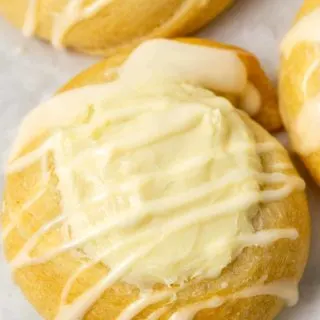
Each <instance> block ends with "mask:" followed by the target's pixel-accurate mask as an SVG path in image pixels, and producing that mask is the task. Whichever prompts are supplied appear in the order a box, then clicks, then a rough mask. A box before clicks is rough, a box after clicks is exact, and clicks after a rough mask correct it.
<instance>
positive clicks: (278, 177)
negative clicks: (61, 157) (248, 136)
mask: <svg viewBox="0 0 320 320" xmlns="http://www.w3.org/2000/svg"><path fill="white" fill-rule="evenodd" d="M275 146H276V144H275V143H264V144H259V145H257V150H258V151H259V153H262V152H269V151H270V150H274V148H275ZM46 150H47V149H46ZM36 156H37V157H39V156H40V155H39V154H31V155H30V157H31V158H35V157H36ZM34 161H36V159H33V161H30V159H28V158H26V159H25V163H24V164H25V165H30V164H31V163H33V162H34ZM20 165H21V166H22V167H23V163H21V164H20ZM21 166H18V167H17V168H20V169H21V168H22V167H21ZM230 178H235V176H233V175H232V174H230ZM294 178H295V179H296V177H294ZM260 179H261V181H263V182H264V183H280V182H282V183H285V186H284V187H283V188H284V189H283V190H282V189H281V191H280V193H281V195H279V191H277V190H275V191H270V192H271V193H268V194H264V193H262V194H261V196H262V200H263V201H274V200H275V199H280V198H283V197H285V196H286V195H287V194H289V193H290V192H292V191H293V190H294V189H295V188H296V187H299V188H300V187H302V182H301V181H299V183H298V184H295V183H293V184H292V180H291V177H290V176H287V175H285V174H281V173H271V174H261V175H260ZM229 180H230V179H229ZM297 181H298V180H297ZM226 182H228V179H227V180H226V181H225V183H226ZM218 186H219V184H218ZM221 186H222V185H221V184H220V187H221ZM204 189H205V188H204ZM264 192H266V191H264ZM187 198H188V197H187ZM241 198H242V197H241ZM254 198H255V196H254V197H253V199H254ZM239 200H243V199H239ZM236 206H237V207H238V208H239V203H237V204H236ZM156 207H157V206H154V208H153V209H155V208H156ZM218 207H219V205H218ZM222 207H223V209H225V210H226V209H228V208H226V207H225V205H224V204H222V206H221V209H222ZM212 210H213V208H209V209H208V210H206V212H204V213H205V216H204V217H205V218H207V216H206V215H207V214H212ZM192 216H193V217H194V214H193V213H191V214H190V218H191V217H192ZM63 219H64V217H63V216H59V217H58V218H57V219H56V220H55V221H52V222H50V223H49V224H48V225H45V226H44V227H42V228H41V229H40V230H39V231H38V232H37V233H36V234H34V236H33V237H32V238H31V239H30V240H29V241H28V242H27V243H26V245H25V246H24V248H23V249H22V251H21V252H20V253H19V255H18V256H17V257H15V258H14V260H13V261H12V266H13V267H22V266H24V265H28V264H29V263H31V264H35V263H43V262H45V261H48V260H50V259H51V258H52V257H54V256H56V255H57V254H59V253H62V252H65V251H67V250H69V249H71V248H74V247H77V246H78V245H79V243H82V242H84V241H86V240H87V239H88V238H90V237H91V236H96V235H99V234H100V233H101V232H105V229H103V228H101V229H100V230H95V231H93V233H92V234H91V235H89V237H88V235H87V236H86V237H84V238H83V239H80V241H79V240H73V241H71V243H69V244H66V245H65V246H62V247H61V248H59V249H58V250H55V251H54V252H53V253H51V254H49V255H48V256H45V257H42V258H35V259H30V252H31V251H32V249H33V247H34V246H35V245H36V243H37V242H38V239H39V237H40V236H41V235H43V234H44V233H45V232H47V230H49V229H51V228H52V227H54V226H55V225H57V224H59V223H61V222H62V221H63ZM198 219H199V217H197V219H195V220H197V221H198ZM195 220H193V219H192V218H191V220H190V221H189V223H193V221H195ZM205 221H206V220H205ZM177 222H178V221H177ZM131 223H132V222H131ZM115 224H116V223H115ZM170 225H171V226H172V224H171V223H170V224H169V225H168V226H167V227H168V228H169V227H170ZM178 227H179V226H178ZM180 227H181V226H180ZM180 227H179V228H180ZM165 229H166V228H165ZM150 232H151V233H154V232H155V230H151V231H150ZM296 237H297V233H296V231H295V230H291V229H288V230H267V231H263V232H262V233H256V234H254V235H252V236H247V237H246V236H242V237H241V240H242V241H243V245H244V246H249V245H266V244H268V243H272V242H274V241H276V240H278V239H282V238H288V239H292V240H294V239H296ZM120 245H121V244H120ZM153 245H155V244H152V246H153ZM152 246H148V247H147V248H143V250H141V252H140V254H138V255H137V254H135V255H133V257H130V259H129V260H128V261H125V262H124V263H123V265H122V268H123V269H122V268H120V269H118V270H117V272H114V273H113V274H111V276H110V277H109V276H108V277H107V278H105V279H104V280H105V281H104V283H103V284H104V286H103V285H102V283H101V282H100V283H98V285H97V286H96V287H95V288H93V289H94V290H92V291H91V292H87V293H86V294H85V295H84V296H81V297H80V298H79V299H78V300H76V304H74V303H73V304H72V305H71V306H65V307H62V308H61V313H60V314H59V316H57V320H58V319H59V320H60V319H65V318H66V317H69V316H71V315H72V316H73V317H79V316H80V317H81V315H83V313H84V312H85V310H87V308H88V307H90V306H91V304H93V303H94V301H96V300H97V299H98V297H99V296H100V294H101V293H102V292H103V291H105V289H107V288H108V287H109V286H110V285H111V284H112V282H110V281H117V279H119V277H121V274H122V272H126V270H127V269H126V268H128V267H129V266H130V265H131V263H133V261H134V260H135V259H138V258H139V257H140V256H141V254H146V252H148V250H150V248H151V247H152ZM117 248H118V246H116V247H114V248H109V249H108V250H107V251H109V253H110V252H112V250H116V249H117ZM102 258H103V257H99V258H98V259H97V260H96V261H93V262H91V263H89V264H87V265H84V266H83V267H81V268H80V269H79V271H78V272H77V273H76V274H75V275H74V277H72V278H70V280H69V281H70V282H69V283H68V284H67V285H66V287H65V289H66V290H65V291H64V293H63V300H65V299H66V297H67V295H68V291H69V290H70V289H71V286H72V283H73V282H74V280H76V278H77V277H78V276H79V274H81V273H82V272H83V271H84V270H86V269H87V268H89V267H90V266H93V265H94V264H95V263H97V262H98V261H100V260H101V259H102ZM28 260H30V261H29V262H28ZM119 270H120V271H121V272H119ZM110 279H111V280H110ZM97 289H99V290H97ZM94 293H96V294H94ZM63 300H62V301H63ZM151 300H152V299H151ZM84 301H87V303H86V304H84ZM152 301H153V300H152ZM144 303H146V300H144ZM151 303H152V302H151ZM75 306H77V307H75ZM132 310H133V309H132ZM135 310H136V309H135ZM71 319H73V318H72V317H71ZM127 319H131V318H127Z"/></svg>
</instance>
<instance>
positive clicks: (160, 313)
mask: <svg viewBox="0 0 320 320" xmlns="http://www.w3.org/2000/svg"><path fill="white" fill-rule="evenodd" d="M169 310H170V308H169V307H163V308H160V309H158V310H156V311H154V312H153V313H151V314H150V315H149V316H148V318H147V320H158V319H159V318H160V317H161V316H163V315H164V314H165V313H167V312H168V311H169ZM131 319H132V318H131Z"/></svg>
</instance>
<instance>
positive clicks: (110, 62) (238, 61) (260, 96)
mask: <svg viewBox="0 0 320 320" xmlns="http://www.w3.org/2000/svg"><path fill="white" fill-rule="evenodd" d="M176 40H177V41H180V42H184V43H189V44H193V45H196V46H197V50H195V53H194V56H193V57H192V56H191V54H190V55H189V56H187V57H185V58H184V59H186V60H187V59H189V60H190V64H191V65H193V66H194V67H195V68H196V66H197V63H201V64H203V65H205V64H207V67H208V68H212V69H215V72H213V70H212V73H211V77H210V79H209V78H204V80H201V81H202V84H203V85H204V86H207V87H208V88H209V89H210V83H208V82H209V81H217V82H219V84H218V85H217V86H216V87H215V88H212V89H214V91H215V92H218V93H219V94H220V95H223V96H224V97H226V98H228V99H229V100H230V102H232V104H233V105H235V106H236V107H238V108H240V109H242V110H244V111H246V112H247V113H248V114H249V115H250V116H251V117H253V118H254V119H255V120H256V121H257V122H258V123H260V124H261V125H262V126H263V127H264V128H265V129H267V130H268V131H277V130H279V129H281V128H282V120H281V117H280V113H279V109H278V103H277V95H276V92H275V90H274V88H273V86H272V84H271V81H270V80H269V79H268V78H267V76H266V74H265V72H264V71H263V69H262V68H261V65H260V63H259V61H258V60H257V58H256V57H255V56H254V55H253V54H251V53H250V52H248V51H245V50H243V49H241V48H239V47H236V46H232V45H228V44H224V43H219V42H215V41H212V40H206V39H198V38H180V39H176ZM201 47H202V52H203V58H202V59H205V60H203V61H201V60H200V59H201V58H200V57H199V56H198V52H199V50H201ZM206 47H209V48H213V49H218V50H213V51H215V52H216V54H215V55H211V54H210V53H211V52H212V51H210V50H207V48H206ZM131 51H132V49H131V48H130V49H127V50H122V51H121V53H120V52H118V54H116V55H114V56H112V57H111V58H109V59H106V60H104V61H102V62H101V63H98V64H97V65H96V66H95V67H93V68H90V69H89V70H88V71H86V72H83V73H81V74H80V75H79V76H78V77H76V85H74V81H73V82H71V83H69V84H67V85H66V86H65V87H64V89H72V88H74V87H78V86H80V85H81V86H84V85H88V84H92V82H94V83H103V82H105V81H106V80H107V81H111V80H114V79H116V77H117V70H118V69H119V67H120V66H121V65H122V63H123V62H124V61H125V60H126V59H127V58H128V55H130V53H131ZM206 52H209V54H208V56H209V57H208V56H207V53H206ZM217 53H221V55H220V54H218V55H217ZM177 54H178V53H177ZM153 55H154V56H153V59H155V60H156V59H158V58H159V59H160V58H161V55H162V52H161V51H159V52H157V53H156V52H155V53H153ZM231 56H232V57H231ZM181 58H183V55H182V56H181ZM177 59H178V58H177ZM227 59H230V60H227ZM197 61H198V62H197ZM228 61H230V63H231V64H232V65H231V66H230V67H229V68H221V66H220V63H228ZM139 63H142V64H144V63H145V62H144V61H140V62H139ZM185 63H187V61H185ZM218 65H219V70H221V71H219V70H218V69H217V66H218ZM222 65H223V64H222ZM159 68H160V67H159ZM203 68H204V67H203ZM137 69H138V68H137ZM106 70H107V71H106ZM152 71H153V72H154V67H153V69H152ZM190 72H192V73H195V71H193V69H192V70H191V71H190ZM220 72H222V73H226V72H228V77H229V78H228V79H229V80H228V81H229V83H228V84H227V83H224V82H222V79H223V77H222V76H221V75H220ZM229 72H230V73H229ZM235 75H238V76H237V78H235ZM187 76H188V77H189V78H190V75H187ZM191 77H192V75H191ZM213 77H216V80H214V79H213ZM235 79H236V80H235ZM190 80H192V79H190Z"/></svg>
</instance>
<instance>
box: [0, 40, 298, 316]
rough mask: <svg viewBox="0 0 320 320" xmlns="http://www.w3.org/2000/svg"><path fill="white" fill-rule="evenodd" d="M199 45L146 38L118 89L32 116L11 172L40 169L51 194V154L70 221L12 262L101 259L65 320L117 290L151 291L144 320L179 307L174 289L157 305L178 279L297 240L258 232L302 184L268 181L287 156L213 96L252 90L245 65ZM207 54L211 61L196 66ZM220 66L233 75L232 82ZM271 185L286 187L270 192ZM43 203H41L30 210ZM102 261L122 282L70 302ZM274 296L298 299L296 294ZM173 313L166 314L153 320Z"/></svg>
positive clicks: (83, 92) (284, 232)
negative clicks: (69, 255) (269, 162)
mask: <svg viewBox="0 0 320 320" xmlns="http://www.w3.org/2000/svg"><path fill="white" fill-rule="evenodd" d="M198 48H201V47H198V46H193V45H186V44H182V43H178V42H175V41H169V40H153V41H150V42H147V43H145V44H144V45H142V46H140V47H139V48H138V49H137V50H136V51H135V52H134V53H133V54H132V55H131V56H130V57H129V58H128V60H127V61H126V62H125V63H124V64H123V66H122V67H121V68H120V69H119V77H118V79H117V80H116V81H115V82H113V83H108V84H103V85H94V86H87V87H84V88H80V89H76V90H72V91H69V92H66V93H63V94H60V95H58V96H56V97H54V98H52V99H51V100H50V101H48V102H46V103H45V104H43V105H41V106H40V107H38V108H37V109H35V110H34V111H33V112H32V113H31V114H30V115H29V116H28V117H26V119H25V120H24V122H23V124H22V126H21V129H20V131H19V134H18V138H17V141H16V143H15V145H14V148H13V150H12V153H11V160H10V164H9V166H8V169H7V173H8V174H13V173H15V172H18V171H21V170H23V169H24V168H26V167H28V166H29V165H31V164H32V163H34V162H36V161H39V160H41V159H42V170H43V175H44V179H43V184H44V188H46V177H47V170H48V168H47V163H46V160H45V159H46V155H47V152H49V151H52V152H53V155H54V159H55V169H56V174H57V176H58V180H59V184H58V188H59V190H60V194H61V214H60V215H58V216H57V217H56V218H55V219H53V220H52V221H50V222H49V223H48V224H46V225H44V226H43V227H42V228H40V230H38V231H37V232H36V233H35V234H34V235H33V236H32V237H31V238H30V239H29V240H28V241H27V242H26V243H25V245H24V246H23V247H22V248H21V250H20V252H19V253H18V254H17V256H16V257H15V258H14V259H13V260H12V261H11V265H12V267H13V268H14V269H17V268H21V267H23V266H27V265H34V264H38V263H44V262H46V261H49V260H50V259H52V258H53V257H55V256H57V255H59V254H62V253H63V252H66V251H68V250H72V249H78V250H79V251H81V252H84V253H85V254H86V256H87V257H89V258H90V261H89V262H87V263H84V264H83V266H82V267H80V268H79V269H78V270H77V271H76V272H75V273H74V274H73V275H72V277H71V278H70V279H69V280H68V282H67V284H66V286H65V288H64V290H63V292H62V296H61V305H60V307H59V310H58V313H57V316H56V320H65V319H79V318H82V317H83V316H84V315H85V313H86V312H87V311H88V310H89V309H90V308H91V306H92V305H93V304H94V303H95V302H96V301H97V300H98V299H99V297H100V296H101V295H102V294H103V292H104V291H105V290H106V289H107V288H109V287H111V286H112V285H114V284H115V283H117V282H118V281H126V282H129V283H132V284H135V285H137V286H138V287H140V289H141V300H138V301H137V302H136V303H133V304H132V305H130V306H129V307H128V308H129V309H128V310H124V311H123V312H124V313H123V314H122V315H119V318H118V319H121V320H129V319H132V318H133V317H134V316H135V315H137V314H138V313H139V310H140V311H141V310H142V309H143V308H146V307H148V306H149V305H152V304H154V303H156V302H161V301H163V300H165V299H167V298H168V297H169V298H172V299H174V297H175V292H172V290H170V289H168V290H164V291H163V292H160V293H159V294H157V295H156V296H154V295H151V296H148V294H147V293H148V292H149V293H150V289H151V288H152V287H153V285H154V284H155V283H159V282H160V283H164V284H166V285H170V284H172V283H175V284H178V285H180V286H179V287H178V289H177V290H180V289H182V288H183V287H184V285H186V286H187V285H188V283H189V280H191V279H194V278H196V279H203V278H214V277H218V276H219V274H220V273H221V271H222V270H223V268H224V267H226V266H227V265H228V264H229V263H230V262H232V261H233V260H234V259H235V258H236V257H237V255H239V254H240V253H241V251H242V249H243V248H245V247H247V246H251V245H258V246H264V245H268V244H270V243H273V242H274V241H277V240H280V239H284V238H285V239H290V240H295V239H297V237H298V236H299V235H298V233H297V231H296V230H295V229H290V228H289V229H279V230H278V229H277V230H263V231H261V232H255V231H254V229H253V226H252V224H251V221H252V218H253V217H254V216H255V214H256V213H257V210H258V208H259V205H260V203H261V202H270V201H276V200H281V199H284V198H285V197H287V196H288V195H289V194H290V193H291V192H293V191H294V190H300V189H303V187H304V184H303V182H302V181H301V179H299V178H297V177H292V176H288V175H285V174H281V173H277V172H274V173H263V172H261V164H260V154H261V153H264V152H270V151H271V150H274V148H276V147H277V146H276V145H275V144H274V143H266V144H262V145H256V143H255V140H254V138H253V136H252V134H251V131H250V130H249V129H248V127H247V125H246V124H245V123H244V122H243V120H242V118H241V117H240V115H239V111H237V110H236V109H235V108H234V107H233V106H232V105H231V104H230V102H228V101H227V100H226V99H224V98H221V97H218V96H216V95H215V94H214V93H212V91H209V90H207V89H211V90H213V91H214V90H217V91H223V90H232V92H238V93H240V92H241V91H242V89H241V88H246V87H247V85H248V83H247V80H246V73H245V68H244V67H243V65H242V62H241V60H240V59H239V58H238V57H237V56H236V54H235V53H232V52H226V51H225V50H221V49H213V48H206V49H204V48H203V49H204V51H201V50H200V51H198V50H196V49H198ZM197 52H199V53H201V57H202V58H203V59H204V60H203V64H202V63H199V64H198V68H195V67H194V63H195V62H196V59H195V57H194V55H195V54H196V53H197ZM222 52H223V53H227V54H226V55H221V56H220V54H221V53H222ZM184 54H185V56H184ZM154 55H156V57H157V62H158V65H156V66H155V64H154V63H151V62H152V61H153V62H155V60H153V57H154ZM219 56H220V57H221V59H222V60H221V61H223V62H224V63H226V65H233V66H234V68H232V69H231V70H229V71H227V72H225V73H223V72H221V70H220V69H221V68H220V66H219V64H218V62H219V59H220V58H219V59H218V57H219ZM182 57H183V58H182ZM158 59H159V60H158ZM197 61H202V60H197ZM208 65H212V66H215V68H212V69H208V68H207V66H208ZM153 68H154V69H153ZM153 70H154V72H153ZM223 70H225V69H224V68H223ZM220 77H223V79H221V82H219V81H218V80H219V78H220ZM204 87H205V88H207V89H204ZM248 91H251V93H250V95H251V96H252V90H251V89H249V90H248ZM249 100H250V99H249ZM253 100H254V99H253ZM45 132H50V133H51V135H50V137H49V138H48V139H47V140H46V141H45V142H44V143H43V145H42V146H40V147H39V148H38V149H36V150H34V151H33V152H30V153H29V154H26V155H23V156H19V155H20V154H21V151H22V150H23V149H24V147H25V146H26V145H27V144H28V143H30V142H31V141H32V140H33V139H34V138H36V137H37V136H39V135H41V134H43V133H45ZM262 183H263V184H274V183H276V184H278V183H283V187H281V188H279V189H274V190H266V191H261V190H260V185H261V184H262ZM40 197H41V193H39V194H36V195H35V196H34V197H33V198H32V199H30V200H29V201H28V203H27V204H25V205H24V206H23V208H24V209H25V208H26V207H28V206H30V205H32V203H34V202H36V201H37V199H39V198H40ZM61 226H63V228H61V230H69V232H68V233H66V232H64V233H63V236H65V242H64V243H63V244H62V245H61V246H59V247H57V248H53V249H52V248H51V249H49V250H48V252H47V253H46V254H45V255H44V256H40V257H34V256H32V255H31V252H32V250H33V249H34V247H36V246H37V242H38V241H39V239H41V237H42V236H43V235H44V234H45V233H47V232H48V231H49V230H51V229H53V228H58V227H61ZM66 227H67V228H66ZM12 228H13V227H12V226H9V231H7V232H6V234H9V233H10V230H12ZM99 262H103V263H104V264H105V265H107V266H108V267H109V268H110V272H109V273H108V274H107V275H106V276H105V277H104V278H102V280H101V281H99V282H98V283H97V284H95V285H94V286H93V287H91V288H88V290H87V291H86V292H84V293H83V294H82V295H81V296H80V297H78V298H77V299H75V300H74V301H73V302H72V303H70V304H66V300H67V297H68V294H69V292H70V289H71V287H72V284H73V282H74V281H76V280H77V277H78V276H79V275H80V274H81V273H82V272H83V271H85V270H87V269H88V268H90V266H93V265H95V264H96V263H99ZM290 284H291V285H290ZM290 284H289V285H288V288H289V289H288V291H290V290H291V291H290V292H292V294H293V293H296V284H295V283H293V282H290ZM275 288H278V285H277V283H275V284H273V285H272V284H270V286H269V287H263V288H262V289H261V287H260V286H258V287H256V288H253V289H252V290H251V291H250V293H248V292H247V291H246V292H247V294H248V295H249V294H251V295H259V294H261V295H265V294H272V295H275ZM292 288H293V289H292ZM276 296H279V297H280V298H284V299H286V298H287V296H288V292H287V291H286V292H277V294H276ZM230 298H232V297H230ZM239 298H240V297H239ZM222 303H223V301H220V304H218V305H221V304H222ZM206 305H209V306H210V307H212V308H213V307H214V305H215V301H213V302H212V303H211V301H208V302H207V304H202V305H194V306H190V309H188V310H189V311H188V310H184V309H182V310H180V311H179V310H178V311H177V312H178V313H177V314H175V315H173V317H175V318H177V319H179V318H181V316H180V315H181V314H185V313H188V314H189V315H188V316H190V318H192V317H193V316H194V315H195V314H196V313H197V312H198V311H200V310H201V309H202V308H205V307H206ZM165 312H167V309H166V308H164V309H162V310H157V312H156V314H153V315H151V318H152V319H158V318H159V317H161V315H162V314H163V313H165ZM179 312H180V313H179ZM181 312H182V313H181ZM175 318H172V319H175Z"/></svg>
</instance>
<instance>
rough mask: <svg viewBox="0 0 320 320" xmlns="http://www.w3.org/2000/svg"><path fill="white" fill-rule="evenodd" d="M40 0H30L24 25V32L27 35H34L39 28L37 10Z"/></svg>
mask: <svg viewBox="0 0 320 320" xmlns="http://www.w3.org/2000/svg"><path fill="white" fill-rule="evenodd" d="M38 6H39V0H29V3H28V7H27V12H26V16H25V20H24V24H23V27H22V32H23V34H24V35H25V36H26V37H30V36H32V35H33V34H34V33H35V31H36V28H37V12H38Z"/></svg>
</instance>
